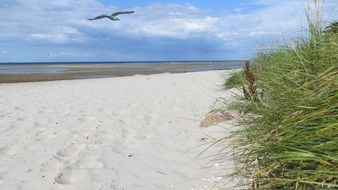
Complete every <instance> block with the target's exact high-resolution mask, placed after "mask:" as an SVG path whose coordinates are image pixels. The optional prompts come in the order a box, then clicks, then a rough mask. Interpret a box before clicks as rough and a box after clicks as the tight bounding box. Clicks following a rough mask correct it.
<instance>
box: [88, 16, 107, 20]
mask: <svg viewBox="0 0 338 190" xmlns="http://www.w3.org/2000/svg"><path fill="white" fill-rule="evenodd" d="M101 18H109V16H108V15H99V16H97V17H95V18H90V19H88V20H97V19H101Z"/></svg>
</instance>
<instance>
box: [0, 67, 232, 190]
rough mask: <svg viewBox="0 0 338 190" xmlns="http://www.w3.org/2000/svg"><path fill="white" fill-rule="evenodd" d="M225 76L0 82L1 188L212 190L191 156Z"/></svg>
mask: <svg viewBox="0 0 338 190" xmlns="http://www.w3.org/2000/svg"><path fill="white" fill-rule="evenodd" d="M227 72H228V71H222V72H220V71H211V72H199V73H185V74H160V75H151V76H134V77H122V78H105V79H83V80H72V81H54V82H37V83H18V84H1V85H0V105H1V106H0V189H4V190H16V189H18V190H19V189H25V190H40V189H41V190H46V189H63V190H69V189H74V190H75V189H83V190H86V189H88V190H100V189H102V190H106V189H116V190H122V189H125V190H139V189H145V190H151V189H154V190H159V189H178V190H185V189H187V190H191V189H195V190H200V189H210V187H212V185H213V184H214V183H215V182H216V181H217V180H218V178H217V175H218V174H219V171H218V170H217V167H211V168H210V167H207V166H209V165H210V162H209V160H210V159H196V158H195V157H196V155H198V153H200V152H201V151H202V150H203V148H202V147H199V148H196V149H192V148H193V147H195V146H196V145H199V144H201V143H203V142H202V141H204V140H205V139H206V138H207V136H206V135H213V134H212V133H213V131H212V130H213V129H211V128H213V127H211V128H208V129H202V128H199V123H200V121H201V120H202V119H203V116H204V115H205V114H206V113H207V112H208V111H209V110H210V108H211V106H212V104H213V102H214V101H215V99H216V97H217V96H218V95H219V93H220V92H219V91H218V89H219V88H220V87H219V86H217V85H221V84H222V83H223V82H224V78H222V77H224V76H226V73H227ZM216 128H217V127H214V129H215V130H216ZM202 137H205V138H202ZM227 164H229V165H232V162H231V160H229V162H228V163H227ZM216 166H218V165H216ZM223 172H224V171H223ZM227 172H228V171H227Z"/></svg>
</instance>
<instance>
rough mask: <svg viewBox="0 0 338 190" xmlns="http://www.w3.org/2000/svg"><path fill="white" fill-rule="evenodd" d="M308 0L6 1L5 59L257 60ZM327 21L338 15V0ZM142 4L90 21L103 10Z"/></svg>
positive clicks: (301, 23) (330, 2)
mask: <svg viewBox="0 0 338 190" xmlns="http://www.w3.org/2000/svg"><path fill="white" fill-rule="evenodd" d="M308 2H312V1H308V0H284V1H279V0H237V1H236V0H210V1H207V0H183V1H178V0H171V1H155V0H123V1H122V0H54V1H45V0H1V4H0V18H1V22H0V62H16V61H33V62H34V61H41V62H43V61H145V60H224V59H252V58H254V57H255V53H256V52H257V50H258V49H261V48H266V47H271V46H273V44H275V43H276V41H287V40H288V39H289V38H291V37H296V36H300V35H302V32H301V31H302V30H303V29H304V27H305V28H306V26H307V23H306V17H305V13H304V10H305V7H306V5H307V3H308ZM325 2H326V3H325V6H324V9H325V13H326V14H325V15H324V20H326V21H327V22H329V21H332V20H337V19H338V9H337V7H338V2H337V0H326V1H325ZM120 10H134V11H135V13H134V14H132V15H122V16H120V18H121V21H119V22H111V21H110V20H108V19H102V20H97V21H88V20H87V19H88V18H91V17H94V16H97V15H99V14H102V13H106V14H110V13H111V12H114V11H120Z"/></svg>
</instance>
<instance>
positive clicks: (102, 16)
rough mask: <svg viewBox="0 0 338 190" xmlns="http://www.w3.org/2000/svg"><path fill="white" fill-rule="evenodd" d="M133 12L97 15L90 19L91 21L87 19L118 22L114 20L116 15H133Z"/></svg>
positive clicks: (116, 19)
mask: <svg viewBox="0 0 338 190" xmlns="http://www.w3.org/2000/svg"><path fill="white" fill-rule="evenodd" d="M133 13H134V11H122V12H116V13H113V14H111V15H106V14H103V15H99V16H97V17H95V18H91V19H88V20H98V19H102V18H108V19H110V20H112V21H118V20H120V19H119V18H116V16H117V15H121V14H133Z"/></svg>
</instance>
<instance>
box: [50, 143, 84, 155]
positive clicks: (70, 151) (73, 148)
mask: <svg viewBox="0 0 338 190" xmlns="http://www.w3.org/2000/svg"><path fill="white" fill-rule="evenodd" d="M84 147H85V145H83V144H82V145H81V144H77V143H72V144H71V145H69V146H68V147H66V148H61V149H59V150H58V151H56V155H57V156H60V157H62V158H70V157H73V156H75V155H77V154H78V153H79V152H80V151H81V149H82V148H84Z"/></svg>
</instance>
